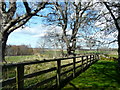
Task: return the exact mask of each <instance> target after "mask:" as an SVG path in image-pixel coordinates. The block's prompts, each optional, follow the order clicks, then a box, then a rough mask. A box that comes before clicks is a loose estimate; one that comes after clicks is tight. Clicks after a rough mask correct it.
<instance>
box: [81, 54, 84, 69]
mask: <svg viewBox="0 0 120 90" xmlns="http://www.w3.org/2000/svg"><path fill="white" fill-rule="evenodd" d="M81 58H82V70H83V67H84V66H83V64H84V63H83V62H84V61H83V60H84V59H83V58H84V56H82V57H81Z"/></svg>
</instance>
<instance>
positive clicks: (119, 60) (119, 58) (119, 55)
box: [118, 31, 120, 67]
mask: <svg viewBox="0 0 120 90" xmlns="http://www.w3.org/2000/svg"><path fill="white" fill-rule="evenodd" d="M118 64H119V67H120V31H118Z"/></svg>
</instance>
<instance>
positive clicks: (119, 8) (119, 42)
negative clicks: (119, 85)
mask: <svg viewBox="0 0 120 90" xmlns="http://www.w3.org/2000/svg"><path fill="white" fill-rule="evenodd" d="M119 23H120V7H118V21H117V24H118V25H116V27H117V29H118V65H119V67H120V24H119Z"/></svg>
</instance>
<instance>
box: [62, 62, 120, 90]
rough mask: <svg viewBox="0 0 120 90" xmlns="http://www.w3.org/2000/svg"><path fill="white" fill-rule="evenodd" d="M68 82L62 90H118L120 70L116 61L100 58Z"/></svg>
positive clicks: (119, 86) (119, 88) (119, 89)
mask: <svg viewBox="0 0 120 90" xmlns="http://www.w3.org/2000/svg"><path fill="white" fill-rule="evenodd" d="M70 83H72V85H71V84H68V85H67V86H66V87H64V88H63V90H68V89H70V90H120V72H119V71H118V69H117V63H116V62H114V61H102V60H101V61H98V62H96V63H95V64H94V65H92V66H91V67H90V68H89V69H88V70H87V71H85V72H84V73H82V74H81V75H79V76H78V77H77V78H75V79H74V80H72V81H71V82H70ZM73 86H74V87H73Z"/></svg>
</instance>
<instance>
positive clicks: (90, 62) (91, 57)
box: [90, 55, 92, 64]
mask: <svg viewBox="0 0 120 90" xmlns="http://www.w3.org/2000/svg"><path fill="white" fill-rule="evenodd" d="M91 59H92V56H91V55H90V64H91Z"/></svg>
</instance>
